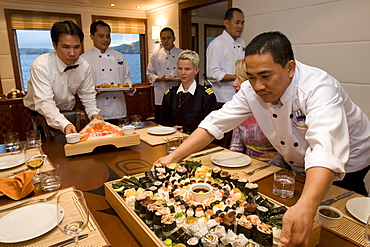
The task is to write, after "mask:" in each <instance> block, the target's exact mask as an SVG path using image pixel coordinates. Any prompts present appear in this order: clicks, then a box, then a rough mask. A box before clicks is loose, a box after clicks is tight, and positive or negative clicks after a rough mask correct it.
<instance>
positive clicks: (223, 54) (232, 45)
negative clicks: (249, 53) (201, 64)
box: [207, 8, 245, 105]
mask: <svg viewBox="0 0 370 247" xmlns="http://www.w3.org/2000/svg"><path fill="white" fill-rule="evenodd" d="M224 25H225V30H224V31H223V32H222V34H221V35H219V36H217V37H216V38H215V39H214V40H212V42H211V43H210V44H209V45H208V48H207V78H208V79H209V80H210V81H211V83H212V90H213V92H214V93H215V95H216V98H217V102H218V103H219V104H220V105H222V104H223V103H225V102H227V101H229V100H231V98H232V97H233V96H234V94H235V89H234V87H233V85H232V84H233V82H234V80H235V79H236V76H235V62H236V61H237V60H239V59H244V49H245V41H244V39H243V38H241V35H242V32H243V29H244V14H243V12H242V11H241V10H240V9H238V8H230V9H228V10H227V11H226V13H225V19H224Z"/></svg>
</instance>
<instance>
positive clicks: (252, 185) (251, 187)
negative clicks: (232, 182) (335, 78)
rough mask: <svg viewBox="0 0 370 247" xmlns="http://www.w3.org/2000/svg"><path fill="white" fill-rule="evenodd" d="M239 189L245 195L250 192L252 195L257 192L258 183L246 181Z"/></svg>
mask: <svg viewBox="0 0 370 247" xmlns="http://www.w3.org/2000/svg"><path fill="white" fill-rule="evenodd" d="M241 191H242V192H243V193H244V194H245V195H249V193H251V194H252V195H253V196H256V195H257V194H258V184H256V183H247V184H246V185H245V186H244V188H242V189H241Z"/></svg>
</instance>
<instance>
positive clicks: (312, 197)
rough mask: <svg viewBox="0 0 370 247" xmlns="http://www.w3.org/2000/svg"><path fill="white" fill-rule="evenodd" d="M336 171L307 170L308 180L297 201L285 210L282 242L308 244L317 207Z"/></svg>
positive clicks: (287, 244)
mask: <svg viewBox="0 0 370 247" xmlns="http://www.w3.org/2000/svg"><path fill="white" fill-rule="evenodd" d="M334 177H335V173H334V172H333V171H331V170H329V169H328V168H325V167H319V166H317V167H311V168H308V169H307V170H306V181H305V185H304V187H303V191H302V194H301V197H300V198H299V200H298V201H297V203H296V204H295V205H294V206H293V207H291V208H289V209H288V211H286V212H285V214H284V217H283V229H282V231H281V236H280V242H281V243H282V244H284V246H287V247H292V246H307V245H308V240H309V237H310V233H311V230H312V225H313V219H314V217H315V214H316V210H317V207H318V206H319V204H320V202H321V201H322V199H323V197H324V196H325V195H326V193H327V192H328V190H329V188H330V186H331V184H332V182H333V180H334Z"/></svg>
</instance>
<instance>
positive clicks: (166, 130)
mask: <svg viewBox="0 0 370 247" xmlns="http://www.w3.org/2000/svg"><path fill="white" fill-rule="evenodd" d="M175 132H176V129H175V128H172V127H165V126H158V127H153V128H150V129H148V133H149V134H152V135H169V134H172V133H175Z"/></svg>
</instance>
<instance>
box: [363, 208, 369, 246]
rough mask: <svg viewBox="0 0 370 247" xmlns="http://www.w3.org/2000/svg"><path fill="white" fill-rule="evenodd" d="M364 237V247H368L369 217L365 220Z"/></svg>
mask: <svg viewBox="0 0 370 247" xmlns="http://www.w3.org/2000/svg"><path fill="white" fill-rule="evenodd" d="M364 237H365V242H366V246H368V247H370V215H369V217H368V218H367V222H366V226H365V236H364Z"/></svg>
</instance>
